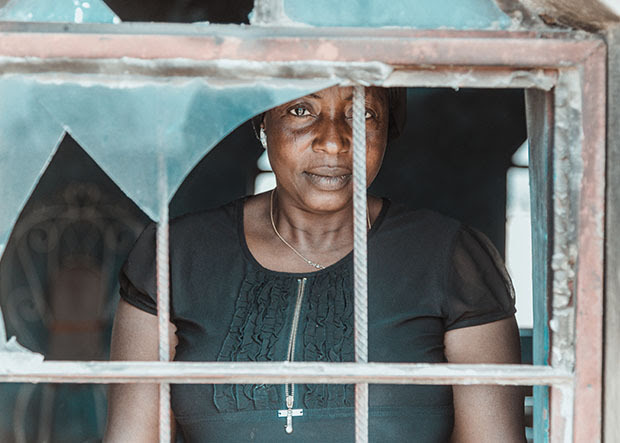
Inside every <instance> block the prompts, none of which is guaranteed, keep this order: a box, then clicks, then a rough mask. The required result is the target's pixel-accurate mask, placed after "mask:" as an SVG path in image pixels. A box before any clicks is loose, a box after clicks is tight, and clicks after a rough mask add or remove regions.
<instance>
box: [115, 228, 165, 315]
mask: <svg viewBox="0 0 620 443" xmlns="http://www.w3.org/2000/svg"><path fill="white" fill-rule="evenodd" d="M155 232H156V225H155V223H151V224H150V225H148V226H147V227H146V228H145V229H144V231H143V232H142V234H140V237H138V240H137V241H136V244H135V245H134V247H133V249H132V250H131V252H130V253H129V257H127V260H126V261H125V263H124V264H123V267H122V268H121V271H120V274H119V285H120V296H121V297H122V298H123V300H125V301H126V302H128V303H129V304H131V305H133V306H135V307H136V308H138V309H141V310H143V311H146V312H148V313H150V314H154V315H156V314H157V291H156V284H155Z"/></svg>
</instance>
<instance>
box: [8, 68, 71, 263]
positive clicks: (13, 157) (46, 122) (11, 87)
mask: <svg viewBox="0 0 620 443" xmlns="http://www.w3.org/2000/svg"><path fill="white" fill-rule="evenodd" d="M33 86H35V84H34V83H33V82H31V81H28V80H26V79H23V78H18V77H9V78H2V77H0V97H2V99H1V100H0V116H1V117H0V190H1V192H2V204H1V205H0V256H1V255H2V252H3V251H4V247H5V246H6V243H7V241H8V238H9V235H10V233H11V229H12V227H13V224H14V223H15V221H16V220H17V217H18V216H19V213H20V212H21V210H22V208H23V207H24V205H25V204H26V201H27V200H28V197H29V196H30V194H31V193H32V191H33V190H34V188H35V186H36V184H37V182H38V180H39V178H40V176H41V174H43V171H44V170H45V168H46V166H47V164H48V162H49V161H50V159H51V158H52V155H53V154H54V152H55V151H56V147H57V145H58V143H59V142H60V140H61V139H62V136H63V134H64V129H63V127H62V125H60V124H59V123H58V122H57V121H56V120H54V118H53V117H52V116H51V115H50V114H49V113H48V112H47V111H46V110H45V108H43V106H42V105H41V104H40V103H39V102H38V101H37V97H36V94H35V88H33Z"/></svg>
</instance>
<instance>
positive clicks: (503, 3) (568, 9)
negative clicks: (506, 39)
mask: <svg viewBox="0 0 620 443" xmlns="http://www.w3.org/2000/svg"><path fill="white" fill-rule="evenodd" d="M496 3H497V4H498V6H499V7H500V8H502V9H503V10H504V11H505V12H507V13H514V11H520V13H521V14H523V15H524V16H525V17H538V18H540V19H542V20H543V21H544V22H545V23H547V24H551V25H564V26H570V27H575V28H580V29H585V30H588V31H595V30H600V29H604V28H607V27H608V26H610V25H611V24H614V23H618V22H620V1H618V0H519V1H518V2H515V1H511V0H496Z"/></svg>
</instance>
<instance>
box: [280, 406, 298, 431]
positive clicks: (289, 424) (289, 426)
mask: <svg viewBox="0 0 620 443" xmlns="http://www.w3.org/2000/svg"><path fill="white" fill-rule="evenodd" d="M303 415H304V410H303V409H293V408H288V409H280V410H279V411H278V417H286V426H285V427H284V430H285V431H286V433H287V434H292V433H293V417H301V416H303Z"/></svg>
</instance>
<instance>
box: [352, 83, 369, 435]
mask: <svg viewBox="0 0 620 443" xmlns="http://www.w3.org/2000/svg"><path fill="white" fill-rule="evenodd" d="M364 95H365V90H364V87H363V86H354V87H353V214H354V220H353V229H354V235H353V269H354V272H353V279H354V281H353V288H354V294H355V302H354V312H355V361H356V362H358V363H366V362H368V249H367V234H368V229H369V226H368V225H369V224H370V216H369V215H368V214H369V212H368V202H367V201H366V193H367V186H366V104H365V102H366V100H365V97H364ZM355 441H356V442H357V443H366V442H367V441H368V383H358V384H356V385H355Z"/></svg>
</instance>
